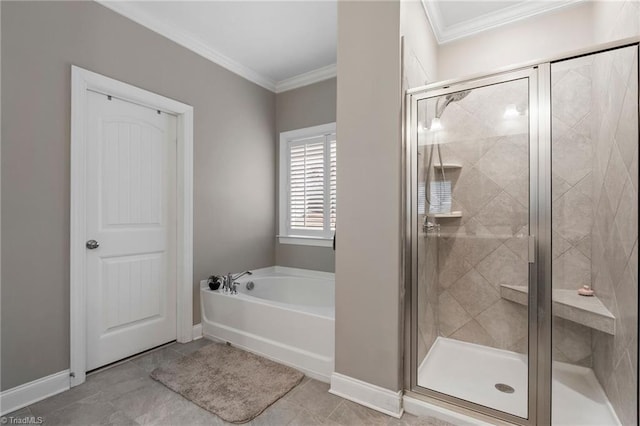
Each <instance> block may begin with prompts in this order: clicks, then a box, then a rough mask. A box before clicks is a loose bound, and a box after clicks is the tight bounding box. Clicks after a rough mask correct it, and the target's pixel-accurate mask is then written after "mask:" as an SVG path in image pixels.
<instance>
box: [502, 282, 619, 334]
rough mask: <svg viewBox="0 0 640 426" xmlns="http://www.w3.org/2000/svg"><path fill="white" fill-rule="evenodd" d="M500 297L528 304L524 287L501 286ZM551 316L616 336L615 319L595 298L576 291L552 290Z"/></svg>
mask: <svg viewBox="0 0 640 426" xmlns="http://www.w3.org/2000/svg"><path fill="white" fill-rule="evenodd" d="M500 295H501V296H502V297H503V298H504V299H507V300H510V301H512V302H515V303H519V304H521V305H527V303H528V300H527V299H528V291H527V287H525V286H519V285H506V284H502V285H500ZM553 314H554V315H555V316H557V317H560V318H564V319H566V320H569V321H573V322H576V323H578V324H582V325H584V326H586V327H589V328H593V329H596V330H599V331H602V332H604V333H607V334H613V335H615V334H616V329H615V323H616V318H615V317H614V316H613V315H612V314H611V312H609V310H608V309H607V308H606V307H605V306H604V304H603V303H602V302H601V301H600V299H598V298H597V297H596V296H591V297H585V296H580V295H578V293H577V290H560V289H558V290H553Z"/></svg>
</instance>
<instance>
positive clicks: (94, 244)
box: [86, 240, 100, 250]
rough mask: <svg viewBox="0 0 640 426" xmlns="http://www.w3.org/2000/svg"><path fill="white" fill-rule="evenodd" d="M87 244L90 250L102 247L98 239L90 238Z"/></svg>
mask: <svg viewBox="0 0 640 426" xmlns="http://www.w3.org/2000/svg"><path fill="white" fill-rule="evenodd" d="M86 246H87V248H88V249H89V250H95V249H97V248H98V247H100V243H99V242H97V241H96V240H89V241H87V244H86Z"/></svg>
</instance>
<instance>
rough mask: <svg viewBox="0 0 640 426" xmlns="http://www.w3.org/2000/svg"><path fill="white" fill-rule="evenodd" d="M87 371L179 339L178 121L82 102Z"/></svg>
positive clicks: (132, 107) (111, 103)
mask: <svg viewBox="0 0 640 426" xmlns="http://www.w3.org/2000/svg"><path fill="white" fill-rule="evenodd" d="M87 108H88V121H87V128H86V132H87V133H86V136H87V150H86V154H87V158H86V160H87V161H86V165H87V166H86V170H85V177H86V188H87V193H86V200H87V202H86V235H87V239H88V241H87V243H86V247H87V248H86V254H87V258H86V280H87V282H86V289H87V294H86V296H87V298H86V301H87V336H86V337H87V370H92V369H95V368H97V367H100V366H103V365H105V364H109V363H111V362H114V361H117V360H120V359H122V358H126V357H128V356H130V355H133V354H136V353H138V352H141V351H144V350H146V349H150V348H153V347H154V346H158V345H161V344H163V343H166V342H169V341H171V340H174V339H175V338H176V252H175V249H176V238H177V237H176V117H175V116H173V115H170V114H167V113H165V112H159V111H156V110H154V109H151V108H147V107H143V106H140V105H136V104H133V103H130V102H126V101H122V100H119V99H116V98H109V97H107V96H105V95H103V94H99V93H94V92H89V93H88V105H87Z"/></svg>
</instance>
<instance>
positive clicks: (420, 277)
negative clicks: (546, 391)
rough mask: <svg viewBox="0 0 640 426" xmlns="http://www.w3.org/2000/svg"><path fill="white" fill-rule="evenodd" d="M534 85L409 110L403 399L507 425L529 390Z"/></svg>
mask: <svg viewBox="0 0 640 426" xmlns="http://www.w3.org/2000/svg"><path fill="white" fill-rule="evenodd" d="M536 77H537V69H535V68H532V69H526V70H523V71H517V72H512V73H508V74H502V75H498V76H493V77H489V78H485V79H482V80H475V81H472V82H470V83H462V84H457V85H455V86H451V87H448V86H445V87H444V88H443V87H442V86H440V87H439V88H436V89H434V90H426V91H423V92H420V93H416V94H414V95H412V96H411V97H410V105H409V110H410V111H411V114H410V122H411V123H412V124H411V126H410V127H409V129H410V134H409V135H408V137H409V144H408V145H407V146H408V147H409V150H410V151H411V152H410V153H409V157H408V158H410V159H411V165H410V167H411V177H410V184H409V185H410V187H411V194H412V195H411V198H412V199H411V203H410V206H411V207H410V211H411V220H410V224H411V225H410V226H411V227H412V229H411V236H412V238H411V244H412V250H411V253H412V271H411V273H412V296H411V303H412V305H413V306H412V309H411V312H412V315H413V318H412V321H411V323H412V328H413V329H412V330H411V338H412V345H411V348H412V349H411V356H412V362H411V365H412V372H411V389H412V390H416V391H418V392H420V393H422V394H426V395H428V396H431V397H434V398H437V399H440V400H443V401H445V402H450V403H454V404H456V405H459V406H464V407H467V408H471V409H474V410H476V411H480V412H483V413H485V414H489V415H492V416H496V417H500V418H503V419H505V420H509V421H512V422H517V423H528V422H530V421H532V420H531V417H532V413H533V411H534V410H533V407H534V405H532V404H533V401H534V398H531V397H530V396H531V395H535V386H536V381H535V380H534V379H533V378H534V377H535V373H536V372H535V366H536V362H535V361H536V359H535V354H536V315H535V313H536V306H535V304H536V288H535V283H536V279H535V268H534V267H533V263H534V261H535V259H534V249H535V241H534V238H533V237H532V236H531V235H532V234H535V232H534V231H535V226H536V224H537V218H536V211H537V209H536V199H535V194H536V192H537V191H536V190H535V184H532V182H535V179H534V178H535V171H536V170H537V163H536V161H537V128H538V124H537V115H536V114H537V110H536V106H537V78H536ZM532 185H533V186H532ZM532 286H533V287H532Z"/></svg>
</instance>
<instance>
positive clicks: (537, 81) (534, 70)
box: [403, 37, 640, 426]
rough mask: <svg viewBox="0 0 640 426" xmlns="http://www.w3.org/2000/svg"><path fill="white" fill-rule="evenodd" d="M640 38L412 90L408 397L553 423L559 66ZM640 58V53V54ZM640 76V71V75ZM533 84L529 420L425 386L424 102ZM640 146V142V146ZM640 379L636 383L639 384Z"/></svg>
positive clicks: (406, 237) (473, 412)
mask: <svg viewBox="0 0 640 426" xmlns="http://www.w3.org/2000/svg"><path fill="white" fill-rule="evenodd" d="M639 43H640V37H633V38H628V39H623V40H619V41H615V42H611V43H606V44H602V45H598V46H595V47H591V48H588V49H581V50H577V51H573V52H570V53H567V54H563V55H559V56H555V57H553V58H550V59H547V60H545V61H534V62H529V63H526V64H521V65H516V66H511V67H506V68H502V69H499V70H497V71H496V72H494V73H490V74H484V75H475V76H471V77H468V78H463V79H456V80H449V81H443V82H438V83H434V84H429V85H426V86H422V87H418V88H415V89H411V90H408V91H407V92H406V99H405V105H404V114H405V126H404V129H403V130H404V131H403V134H404V140H403V144H404V146H403V151H404V161H403V169H404V170H403V174H404V176H405V180H404V182H403V211H404V216H405V219H404V222H405V223H404V230H403V250H404V254H403V258H404V260H405V265H404V287H405V289H406V291H405V292H404V300H403V303H404V307H405V315H404V330H405V333H404V335H405V344H404V383H405V394H406V395H407V396H411V397H413V398H416V399H419V400H423V401H425V402H428V403H432V404H434V405H437V406H442V407H444V408H447V409H450V410H452V411H455V412H460V413H463V414H467V415H470V416H473V417H478V418H479V419H484V420H489V421H493V422H495V421H496V420H498V421H502V422H506V423H510V424H519V425H527V426H529V425H537V424H540V425H546V424H551V383H552V371H551V366H552V344H553V342H552V315H551V312H552V298H551V287H552V282H551V262H552V257H551V64H553V63H556V62H562V61H565V60H569V59H574V58H578V57H581V56H588V55H593V54H597V53H602V52H606V51H609V50H614V49H619V48H623V47H629V46H636V47H637V48H638V47H639ZM638 57H639V59H638V60H639V61H640V54H639V55H638ZM639 74H640V73H639ZM523 78H526V79H528V82H529V135H530V143H529V235H531V236H533V237H534V241H535V246H534V253H535V254H534V261H533V263H531V262H530V263H529V289H530V291H529V303H528V317H529V321H528V324H529V353H528V360H529V371H528V418H527V419H523V418H521V417H518V416H515V415H512V414H509V413H505V412H503V411H499V410H496V409H492V408H489V407H485V406H482V405H479V404H476V403H472V402H469V401H466V400H463V399H460V398H457V397H453V396H451V395H447V394H443V393H440V392H437V391H434V390H431V389H428V388H425V387H420V386H418V384H417V383H416V381H417V367H418V365H417V297H414V295H417V286H418V238H422V237H421V236H419V235H418V229H419V225H420V224H419V223H418V214H417V213H418V212H417V208H418V203H417V184H418V180H417V176H418V161H417V129H418V116H417V114H418V102H419V101H421V100H425V99H427V98H433V97H438V96H443V95H447V94H449V93H453V92H459V91H463V90H469V89H475V88H479V87H483V86H488V85H493V84H500V83H505V82H508V81H512V80H517V79H523ZM639 144H640V141H639ZM637 384H638V379H637V378H636V386H637Z"/></svg>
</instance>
